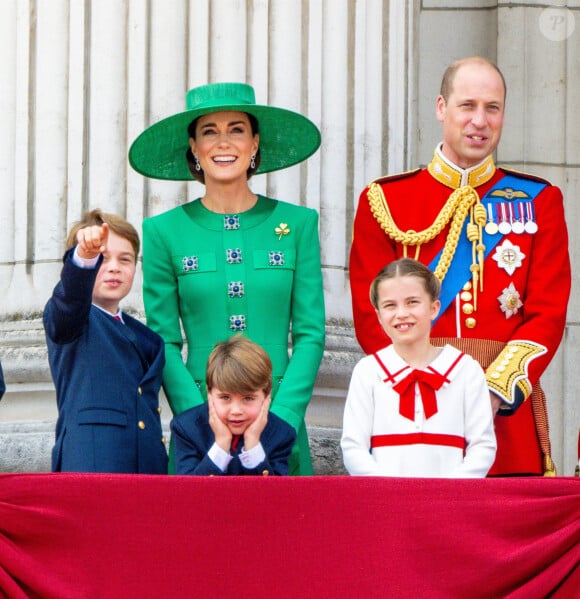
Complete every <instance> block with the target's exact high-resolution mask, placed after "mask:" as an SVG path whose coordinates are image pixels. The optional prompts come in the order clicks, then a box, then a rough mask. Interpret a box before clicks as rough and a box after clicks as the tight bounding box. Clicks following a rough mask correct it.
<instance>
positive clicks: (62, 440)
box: [43, 250, 167, 474]
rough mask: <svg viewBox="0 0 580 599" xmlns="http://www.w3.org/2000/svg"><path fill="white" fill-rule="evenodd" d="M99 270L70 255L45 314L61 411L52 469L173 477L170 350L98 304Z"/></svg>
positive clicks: (146, 330) (127, 318) (142, 328)
mask: <svg viewBox="0 0 580 599" xmlns="http://www.w3.org/2000/svg"><path fill="white" fill-rule="evenodd" d="M101 260H102V259H101ZM100 264H101V262H99V263H98V265H97V268H94V269H83V268H78V267H77V266H75V264H74V263H73V262H72V250H70V251H69V252H67V253H66V254H65V257H64V266H63V269H62V272H61V279H60V282H59V283H58V284H57V286H56V287H55V289H54V292H53V294H52V297H51V298H50V299H49V300H48V302H47V304H46V307H45V309H44V315H43V322H44V330H45V333H46V342H47V345H48V360H49V363H50V370H51V373H52V378H53V381H54V384H55V387H56V400H57V404H58V420H57V423H56V442H55V446H54V448H53V451H52V470H53V471H55V472H61V471H62V472H125V473H149V474H166V473H167V453H166V450H165V444H164V440H163V433H162V430H161V419H160V416H159V412H160V410H159V390H160V387H161V378H162V371H163V366H164V364H165V354H164V344H163V341H162V339H161V337H159V335H157V334H156V333H154V332H153V331H152V330H151V329H149V328H147V327H146V326H145V325H144V324H142V323H141V322H139V321H138V320H136V319H135V318H132V317H131V316H129V315H127V314H123V320H124V322H125V324H123V323H122V322H119V321H117V320H115V319H114V318H113V317H112V316H110V315H109V314H107V313H105V312H103V311H102V310H100V309H99V308H97V307H96V306H93V305H92V294H93V286H94V283H95V278H96V276H97V272H98V268H99V267H100Z"/></svg>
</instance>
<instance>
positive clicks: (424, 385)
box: [393, 370, 445, 420]
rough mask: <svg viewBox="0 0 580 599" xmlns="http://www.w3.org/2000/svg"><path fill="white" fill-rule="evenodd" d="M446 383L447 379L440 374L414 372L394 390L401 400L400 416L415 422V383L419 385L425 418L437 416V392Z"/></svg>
mask: <svg viewBox="0 0 580 599" xmlns="http://www.w3.org/2000/svg"><path fill="white" fill-rule="evenodd" d="M444 382H445V377H444V376H443V375H442V374H439V373H438V372H435V371H432V372H427V371H426V370H412V371H411V372H410V373H409V375H408V376H406V377H405V378H404V379H403V380H402V381H399V382H398V383H397V384H396V385H393V389H394V390H395V391H396V392H397V393H398V394H399V396H400V398H401V399H400V401H399V414H401V416H404V417H405V418H408V419H409V420H415V383H419V393H420V394H421V401H422V402H423V411H424V412H425V418H431V416H433V414H437V398H436V396H435V391H437V389H441V386H442V385H443V383H444Z"/></svg>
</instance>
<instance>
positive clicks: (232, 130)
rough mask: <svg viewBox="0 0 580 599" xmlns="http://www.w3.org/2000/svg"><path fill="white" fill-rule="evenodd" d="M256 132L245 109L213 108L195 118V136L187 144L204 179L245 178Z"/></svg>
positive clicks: (255, 144)
mask: <svg viewBox="0 0 580 599" xmlns="http://www.w3.org/2000/svg"><path fill="white" fill-rule="evenodd" d="M258 144H259V136H258V135H257V134H254V133H253V132H252V126H251V124H250V119H249V118H248V115H247V114H246V113H245V112H235V111H228V112H213V113H211V114H206V115H203V116H201V117H199V119H198V120H197V123H196V126H195V138H190V139H189V145H190V146H191V151H192V153H193V155H194V156H196V157H197V158H198V160H199V164H200V166H201V168H202V169H203V172H204V175H205V182H206V185H207V183H208V181H215V182H223V183H227V182H232V181H236V180H238V179H240V178H243V180H244V181H246V180H247V171H248V168H249V167H250V161H251V157H252V155H253V154H254V155H255V154H256V153H257V152H258Z"/></svg>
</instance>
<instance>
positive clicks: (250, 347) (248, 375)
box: [171, 335, 296, 476]
mask: <svg viewBox="0 0 580 599" xmlns="http://www.w3.org/2000/svg"><path fill="white" fill-rule="evenodd" d="M206 383H207V395H208V400H207V402H206V403H204V404H202V405H200V406H197V407H195V408H191V409H189V410H186V411H185V412H183V413H181V414H179V416H176V417H175V418H174V419H173V421H172V422H171V432H172V439H173V442H174V446H175V473H176V474H195V475H212V474H216V475H217V474H225V475H262V476H268V475H269V474H276V475H286V474H288V459H289V457H290V453H291V451H292V446H293V444H294V441H295V440H296V433H295V431H294V429H293V428H292V427H291V426H290V425H289V424H287V423H286V422H284V421H283V420H282V419H281V418H278V417H277V416H276V415H275V414H272V413H271V412H269V409H270V403H271V397H270V392H271V390H272V363H271V361H270V358H269V357H268V354H267V353H266V352H265V351H264V350H263V349H262V348H261V347H260V346H259V345H257V344H256V343H254V342H253V341H250V340H249V339H248V338H246V337H242V336H239V335H235V336H233V337H230V338H229V339H228V340H227V341H223V342H221V343H218V344H217V345H216V346H215V348H214V349H213V351H212V353H211V354H210V356H209V359H208V363H207V369H206Z"/></svg>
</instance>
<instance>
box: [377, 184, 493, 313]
mask: <svg viewBox="0 0 580 599" xmlns="http://www.w3.org/2000/svg"><path fill="white" fill-rule="evenodd" d="M367 197H368V199H369V204H370V207H371V212H372V213H373V216H374V217H375V219H376V220H377V222H378V223H379V225H380V226H381V229H383V231H385V233H386V234H387V235H388V236H389V237H390V238H391V239H392V240H393V241H397V242H399V243H401V244H402V245H403V255H404V256H407V248H408V246H415V256H414V257H415V260H418V259H419V254H420V251H421V245H422V244H423V243H427V242H429V241H431V240H432V239H435V237H437V235H439V233H441V231H442V230H443V229H444V228H445V226H446V225H447V223H449V221H451V226H450V228H449V233H448V234H447V239H446V240H445V245H444V247H443V253H442V254H441V257H440V258H439V262H438V263H437V267H436V269H435V271H434V272H435V276H436V277H437V278H438V279H439V280H440V281H441V282H442V281H443V279H444V278H445V275H446V274H447V271H448V270H449V266H450V265H451V260H452V259H453V256H454V255H455V250H456V249H457V244H458V242H459V236H460V235H461V230H462V229H463V223H464V222H465V219H466V218H467V216H468V215H469V216H470V222H469V223H468V224H467V238H468V239H469V241H471V243H472V264H471V266H470V270H471V274H472V278H473V289H474V293H473V296H474V297H473V299H474V308H475V309H477V287H478V282H479V287H480V291H483V259H484V252H485V246H484V245H483V242H482V230H483V227H484V226H485V223H486V217H487V214H486V210H485V206H483V205H482V204H481V202H480V201H479V195H478V194H477V191H475V189H473V187H471V186H470V185H465V186H463V187H459V188H458V189H456V190H455V191H454V192H453V193H452V194H451V195H450V196H449V198H448V199H447V201H446V202H445V205H444V206H443V208H441V211H440V212H439V214H438V215H437V218H436V219H435V221H434V222H433V224H432V225H431V226H430V227H428V228H427V229H423V231H414V230H413V229H409V230H408V231H402V230H401V229H399V227H397V225H396V224H395V221H394V220H393V217H392V215H391V211H390V210H389V205H388V204H387V200H386V198H385V194H384V193H383V189H382V187H381V186H380V185H379V184H378V183H371V184H370V185H369V188H368V192H367Z"/></svg>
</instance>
